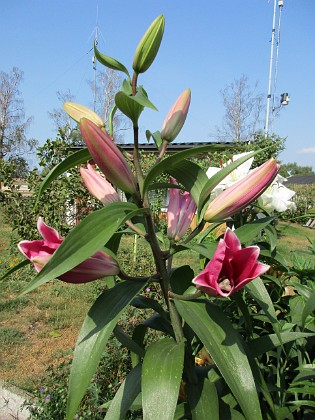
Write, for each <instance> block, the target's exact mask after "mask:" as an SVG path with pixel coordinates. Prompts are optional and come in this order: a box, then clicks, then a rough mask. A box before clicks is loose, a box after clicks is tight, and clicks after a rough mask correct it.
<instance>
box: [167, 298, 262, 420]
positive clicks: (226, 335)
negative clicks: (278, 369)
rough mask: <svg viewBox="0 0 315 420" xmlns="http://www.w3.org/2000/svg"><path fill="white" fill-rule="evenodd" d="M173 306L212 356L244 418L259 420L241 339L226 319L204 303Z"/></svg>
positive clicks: (255, 395) (257, 400)
mask: <svg viewBox="0 0 315 420" xmlns="http://www.w3.org/2000/svg"><path fill="white" fill-rule="evenodd" d="M175 305H176V307H177V309H178V312H179V313H180V315H181V317H182V318H183V319H184V320H185V321H186V322H187V324H188V325H189V326H190V327H191V328H192V329H193V330H194V331H195V333H196V334H197V336H198V337H199V339H200V340H201V341H202V342H203V344H204V345H205V347H206V348H207V350H208V351H209V353H210V354H211V357H212V359H213V360H214V362H215V364H216V365H217V367H218V369H219V370H220V372H221V374H222V376H223V378H224V379H225V381H226V382H227V384H228V386H229V387H230V389H231V391H232V393H233V394H234V396H235V398H236V399H237V401H238V403H239V405H240V407H241V408H242V410H243V413H244V415H245V417H246V418H248V419H253V418H254V419H257V420H258V419H261V418H262V415H261V411H260V404H259V399H258V394H257V389H256V384H255V381H254V377H253V372H252V370H251V367H250V363H249V360H248V357H247V355H246V351H245V345H244V342H243V339H242V337H241V336H240V335H239V334H238V332H237V331H235V329H234V328H233V326H232V324H231V322H230V321H229V319H228V318H227V317H226V315H225V314H224V313H223V312H222V311H221V309H220V308H219V307H218V306H217V305H214V304H212V303H210V302H208V301H206V300H198V301H179V300H175Z"/></svg>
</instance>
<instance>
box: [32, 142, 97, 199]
mask: <svg viewBox="0 0 315 420" xmlns="http://www.w3.org/2000/svg"><path fill="white" fill-rule="evenodd" d="M90 159H92V158H91V155H90V152H89V151H88V149H86V148H84V149H81V150H79V151H78V152H74V153H72V154H71V155H70V156H68V157H66V158H65V159H64V160H63V161H62V162H60V163H59V164H58V165H56V166H55V167H54V168H53V169H52V170H51V171H50V172H49V173H48V174H47V175H46V177H45V178H44V180H43V181H42V183H41V184H40V187H39V190H38V194H37V199H36V203H35V206H36V205H37V204H38V201H39V199H40V197H41V195H42V194H43V192H44V191H45V190H47V188H48V187H49V185H50V184H51V183H52V182H53V181H54V180H55V179H56V178H58V176H59V175H62V174H63V173H65V172H66V171H68V170H69V169H71V168H73V167H75V166H76V165H80V163H85V162H87V161H88V160H90Z"/></svg>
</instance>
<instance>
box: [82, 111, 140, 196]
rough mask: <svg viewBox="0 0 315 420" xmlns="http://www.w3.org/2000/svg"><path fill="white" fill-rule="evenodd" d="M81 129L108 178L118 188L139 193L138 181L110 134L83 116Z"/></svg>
mask: <svg viewBox="0 0 315 420" xmlns="http://www.w3.org/2000/svg"><path fill="white" fill-rule="evenodd" d="M80 130H81V134H82V137H83V140H84V141H85V144H86V146H87V148H88V149H89V152H90V154H91V156H92V158H93V160H94V161H95V163H96V164H97V165H98V167H99V168H100V170H101V171H102V172H103V174H104V175H105V176H106V178H107V179H108V180H109V181H110V182H111V183H112V184H114V185H115V186H116V187H117V188H120V189H121V190H123V191H125V192H128V193H130V194H136V193H137V182H136V178H135V176H134V175H133V173H132V171H131V168H130V166H129V165H128V163H127V161H126V159H125V158H124V156H123V154H122V153H121V151H120V150H119V149H118V147H117V146H116V144H115V143H114V142H113V140H112V139H111V138H110V137H109V135H108V134H107V133H106V132H104V131H102V130H101V129H100V128H99V127H98V126H97V125H96V124H94V123H93V122H92V121H90V120H88V119H86V118H82V119H81V120H80Z"/></svg>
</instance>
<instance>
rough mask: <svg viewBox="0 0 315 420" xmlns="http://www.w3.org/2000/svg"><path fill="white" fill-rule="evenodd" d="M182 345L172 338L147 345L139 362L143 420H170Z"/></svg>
mask: <svg viewBox="0 0 315 420" xmlns="http://www.w3.org/2000/svg"><path fill="white" fill-rule="evenodd" d="M184 350H185V344H184V342H182V343H180V344H177V343H176V342H175V341H174V340H173V339H172V338H163V339H162V340H160V341H158V342H156V343H153V344H151V345H150V346H149V347H148V349H147V352H146V354H145V356H144V359H143V366H142V406H143V418H144V420H150V419H152V420H156V419H163V420H173V417H174V413H175V409H176V405H177V400H178V393H179V387H180V383H181V379H182V371H183V365H184Z"/></svg>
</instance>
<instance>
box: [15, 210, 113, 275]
mask: <svg viewBox="0 0 315 420" xmlns="http://www.w3.org/2000/svg"><path fill="white" fill-rule="evenodd" d="M37 229H38V231H39V233H40V234H41V236H42V237H43V240H35V241H21V242H20V243H19V244H18V248H19V250H20V251H21V252H22V254H23V255H24V256H25V257H26V258H27V259H29V260H30V261H31V262H32V263H33V264H34V267H35V269H36V271H40V270H41V269H42V268H43V266H44V265H45V264H46V263H47V262H48V261H49V260H50V258H51V257H52V255H53V254H54V252H55V251H56V249H57V248H59V246H60V245H61V243H62V242H63V238H61V237H60V236H59V234H58V232H57V231H56V230H55V229H53V228H51V227H50V226H47V225H46V223H44V221H43V220H42V219H41V218H39V219H38V222H37ZM119 272H120V270H119V267H118V265H117V262H116V261H115V260H114V258H112V257H111V256H110V255H107V254H105V252H103V251H98V252H96V253H95V254H94V255H92V256H91V257H90V258H88V259H87V260H85V261H83V262H82V263H80V264H79V265H77V266H76V267H74V268H72V270H70V271H68V272H66V273H64V274H62V275H61V276H60V277H59V279H60V280H62V281H64V282H66V283H87V282H90V281H93V280H96V279H99V278H101V277H105V276H114V275H115V274H118V273H119Z"/></svg>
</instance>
